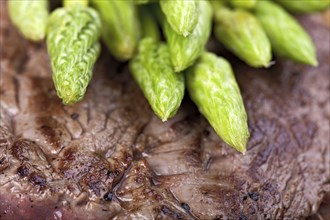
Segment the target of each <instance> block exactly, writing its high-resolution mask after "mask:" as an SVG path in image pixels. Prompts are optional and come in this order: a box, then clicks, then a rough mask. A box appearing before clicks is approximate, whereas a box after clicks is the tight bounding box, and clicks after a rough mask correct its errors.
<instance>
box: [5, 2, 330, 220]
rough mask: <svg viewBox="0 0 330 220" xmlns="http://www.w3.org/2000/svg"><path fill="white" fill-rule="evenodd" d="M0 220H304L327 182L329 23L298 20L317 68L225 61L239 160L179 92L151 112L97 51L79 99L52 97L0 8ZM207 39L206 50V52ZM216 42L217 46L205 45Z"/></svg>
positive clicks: (35, 50) (39, 62)
mask: <svg viewBox="0 0 330 220" xmlns="http://www.w3.org/2000/svg"><path fill="white" fill-rule="evenodd" d="M0 14H1V34H0V42H1V83H0V85H1V87H0V88H1V89H0V98H1V105H0V113H1V120H0V125H1V127H0V219H34V220H38V219H48V220H50V219H70V220H71V219H84V220H85V219H98V220H99V219H112V218H113V219H304V218H306V217H308V216H310V215H312V214H314V213H317V212H318V209H319V206H320V204H321V202H322V199H323V197H324V196H325V195H326V193H328V192H329V191H330V188H329V182H330V174H329V170H330V168H329V165H330V158H329V155H330V149H329V139H330V134H329V119H330V103H329V81H330V79H329V74H330V73H329V70H330V67H329V47H330V45H329V42H330V41H329V40H328V39H329V29H327V27H326V26H325V23H324V20H323V17H322V16H321V15H313V16H307V17H302V18H301V21H302V23H303V25H304V26H305V27H306V28H307V30H308V32H309V33H310V34H311V35H312V37H313V39H314V41H315V42H316V44H317V51H318V59H319V63H320V65H319V67H317V68H312V67H306V66H300V65H293V64H290V65H289V64H288V63H287V62H281V61H277V64H276V65H275V66H273V67H272V68H270V69H267V70H266V69H260V70H256V69H252V68H249V67H247V66H245V65H244V64H242V63H241V62H239V61H238V60H236V59H234V58H232V57H230V55H228V54H227V55H226V54H224V55H225V56H227V57H228V56H229V58H230V59H231V62H232V63H233V66H234V70H235V73H236V76H237V80H238V82H239V86H240V88H241V91H242V94H243V99H244V102H245V105H246V109H247V113H248V118H249V129H250V132H251V139H250V141H249V143H248V147H247V149H248V151H247V153H246V155H245V156H243V155H242V154H240V153H239V152H237V151H235V150H234V149H232V148H230V147H229V146H227V145H226V144H225V143H224V142H222V141H221V140H220V138H219V137H218V136H217V135H216V134H215V132H214V131H213V130H212V128H211V127H210V125H209V124H208V123H207V121H206V120H205V119H204V118H203V117H202V116H201V115H200V114H199V113H198V111H197V109H196V107H195V106H194V105H193V104H192V103H191V101H190V100H189V98H188V97H186V98H185V100H184V102H183V106H182V107H181V108H180V111H179V112H178V114H177V116H175V117H174V118H173V119H171V120H169V121H168V122H166V123H162V122H161V121H160V120H159V119H158V118H156V117H155V116H154V115H153V114H152V112H151V110H150V108H149V106H148V104H147V102H146V100H145V98H144V97H143V95H142V93H141V92H140V90H139V89H138V87H137V85H136V84H135V82H134V80H133V79H132V77H131V76H130V75H129V74H128V68H127V65H126V64H121V63H117V62H115V61H114V60H113V59H112V58H111V56H110V55H108V54H107V52H106V50H103V54H102V56H101V57H100V59H99V61H98V63H97V64H96V66H95V71H94V77H93V79H92V82H91V85H90V86H89V88H88V92H87V94H86V97H85V98H84V100H83V101H82V102H80V103H78V104H75V105H74V106H71V107H69V106H64V105H62V104H61V101H60V99H59V98H58V97H57V96H56V92H55V89H54V85H53V82H52V79H51V70H50V66H49V58H48V55H47V52H46V48H45V45H44V43H39V44H35V43H30V42H28V41H26V40H24V39H23V38H22V37H21V36H20V35H19V33H18V32H17V30H16V29H15V28H14V27H13V26H12V25H11V23H10V22H9V20H8V17H7V12H6V9H5V7H4V4H3V3H1V13H0ZM214 45H215V43H214V42H212V41H211V42H210V44H209V48H210V49H212V50H213V51H215V52H217V53H219V54H220V53H222V51H223V50H220V49H216V48H215V47H214ZM217 45H218V44H217Z"/></svg>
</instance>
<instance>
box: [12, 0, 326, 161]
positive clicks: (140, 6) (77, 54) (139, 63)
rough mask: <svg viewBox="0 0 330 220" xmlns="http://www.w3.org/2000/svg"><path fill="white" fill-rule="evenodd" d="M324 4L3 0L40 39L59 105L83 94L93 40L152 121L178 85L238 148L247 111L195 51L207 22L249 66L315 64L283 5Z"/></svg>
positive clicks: (220, 73) (214, 60)
mask: <svg viewBox="0 0 330 220" xmlns="http://www.w3.org/2000/svg"><path fill="white" fill-rule="evenodd" d="M329 5H330V2H329V0H300V1H295V0H273V1H271V0H219V1H216V0H210V1H207V0H159V1H156V0H91V2H88V0H64V2H63V6H64V7H62V8H57V9H56V10H54V11H53V12H51V14H50V15H49V9H48V8H49V6H48V2H47V0H38V1H29V0H9V2H8V8H9V14H10V17H11V19H12V21H13V23H14V24H15V25H16V26H17V28H18V29H19V30H20V31H21V33H22V34H23V35H24V36H25V37H26V38H28V39H30V40H32V41H40V40H42V39H44V38H45V37H46V41H47V49H48V53H49V56H50V60H51V67H52V71H53V81H54V84H55V87H56V90H57V94H58V96H59V97H60V98H61V99H62V100H63V103H64V104H67V105H72V104H74V103H76V102H78V101H80V100H82V98H83V97H84V94H85V92H86V89H87V86H88V84H89V82H90V80H91V78H92V72H93V66H94V64H95V62H96V60H97V58H98V56H99V54H100V44H99V38H100V37H101V36H102V39H103V41H104V42H105V44H106V45H107V47H108V49H109V50H110V52H111V53H112V55H113V56H114V57H115V58H116V59H118V60H119V61H127V60H130V64H129V66H130V71H131V74H132V75H133V77H134V79H135V80H136V82H137V84H138V85H139V86H140V88H141V90H142V91H143V93H144V95H145V97H146V99H147V100H148V102H149V104H150V106H151V108H152V109H153V111H154V113H155V114H156V115H157V116H158V117H159V118H160V119H161V120H162V121H166V120H168V119H169V118H171V117H172V116H174V115H175V113H176V112H177V110H178V108H179V107H180V104H181V101H182V99H183V96H184V90H185V87H186V88H187V90H188V92H189V95H190V97H191V99H192V100H193V101H194V102H195V104H196V105H197V106H198V108H199V111H200V112H201V113H202V114H203V115H204V116H205V118H206V119H207V120H208V121H209V123H210V124H211V125H212V127H213V128H214V130H215V131H216V133H217V134H218V135H219V136H220V137H221V138H222V139H223V140H224V141H225V142H226V143H227V144H229V145H230V146H232V147H234V148H235V149H237V150H238V151H240V152H242V153H243V154H244V153H245V151H246V144H247V141H248V138H249V131H248V126H247V115H246V112H245V108H244V104H243V100H242V97H241V94H240V90H239V87H238V85H237V83H236V80H235V77H234V74H233V71H232V68H231V66H230V63H229V62H228V61H226V60H225V59H224V58H221V57H218V56H217V55H215V54H212V53H210V52H207V51H205V44H206V43H207V41H208V39H209V37H210V34H211V31H212V22H213V21H214V33H215V36H216V38H217V39H218V40H219V41H220V42H221V43H222V44H223V45H224V46H225V47H226V48H227V49H228V50H230V51H231V52H232V53H234V54H235V55H236V56H237V57H239V58H240V59H241V60H242V61H244V62H246V63H247V64H248V65H250V66H252V67H256V68H259V67H269V65H270V63H271V60H272V52H273V53H274V54H275V55H276V56H280V57H284V58H287V59H289V60H293V61H295V62H298V63H303V64H307V65H311V66H316V65H317V59H316V54H315V47H314V44H313V42H312V40H311V38H310V37H309V35H308V34H307V33H306V32H305V31H304V29H303V28H302V27H301V26H300V25H299V23H298V22H297V21H296V20H295V18H294V17H293V16H291V15H290V14H289V13H288V12H287V10H288V11H290V12H293V13H310V12H315V11H322V10H325V9H327V8H328V7H329ZM160 30H162V33H163V36H164V39H165V41H162V40H161V39H162V34H161V31H160Z"/></svg>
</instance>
